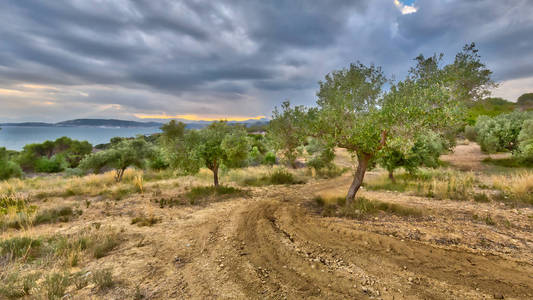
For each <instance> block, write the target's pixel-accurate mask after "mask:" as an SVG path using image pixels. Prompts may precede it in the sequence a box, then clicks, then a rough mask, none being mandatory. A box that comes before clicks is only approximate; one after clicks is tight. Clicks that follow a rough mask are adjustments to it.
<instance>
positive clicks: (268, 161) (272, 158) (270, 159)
mask: <svg viewBox="0 0 533 300" xmlns="http://www.w3.org/2000/svg"><path fill="white" fill-rule="evenodd" d="M263 163H264V164H265V165H269V166H273V165H275V164H276V154H274V153H272V152H267V154H265V158H264V160H263Z"/></svg>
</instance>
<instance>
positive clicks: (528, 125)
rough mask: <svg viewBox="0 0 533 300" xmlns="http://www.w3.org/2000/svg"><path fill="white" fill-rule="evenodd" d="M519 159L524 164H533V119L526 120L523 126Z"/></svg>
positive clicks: (519, 141)
mask: <svg viewBox="0 0 533 300" xmlns="http://www.w3.org/2000/svg"><path fill="white" fill-rule="evenodd" d="M518 143H519V147H518V152H517V155H518V157H519V159H520V160H521V161H522V162H524V163H533V118H532V119H530V120H525V121H524V123H523V124H522V129H521V130H520V134H518Z"/></svg>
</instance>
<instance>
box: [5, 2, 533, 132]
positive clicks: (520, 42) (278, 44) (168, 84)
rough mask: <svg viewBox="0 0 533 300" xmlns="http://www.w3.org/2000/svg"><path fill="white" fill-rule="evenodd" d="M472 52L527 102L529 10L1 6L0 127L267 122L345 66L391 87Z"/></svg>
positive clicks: (532, 26)
mask: <svg viewBox="0 0 533 300" xmlns="http://www.w3.org/2000/svg"><path fill="white" fill-rule="evenodd" d="M469 42H476V43H477V45H478V47H479V48H480V54H481V55H482V57H483V60H484V61H485V62H486V64H487V65H488V66H489V68H490V69H491V70H493V71H494V79H495V80H496V81H498V82H501V83H502V84H501V86H500V88H498V89H497V90H496V91H494V95H495V96H502V97H505V98H508V99H510V100H513V101H514V100H516V98H517V97H518V96H519V95H520V94H521V93H523V92H533V1H531V0H501V1H494V0H416V1H412V0H410V1H406V0H404V1H401V0H366V1H365V0H332V1H319V0H316V1H313V0H290V1H289V0H287V1H281V0H279V1H255V0H222V1H208V0H190V1H188V0H184V1H170V0H169V1H163V0H160V1H153V0H144V1H143V0H135V1H133V0H132V1H126V0H108V1H104V0H99V1H97V0H94V1H90V0H53V1H37V0H36V1H31V0H5V1H1V2H0V122H9V121H52V122H55V121H62V120H66V119H73V118H100V117H106V118H120V119H132V120H135V119H138V118H141V117H157V116H167V117H168V116H177V117H181V118H188V119H212V118H221V117H223V118H228V119H232V118H234V119H239V118H253V117H261V116H267V117H268V116H270V115H271V111H272V109H273V107H274V106H275V105H279V103H281V102H282V101H283V100H285V99H290V100H291V101H292V102H293V103H296V104H308V105H311V104H313V103H314V102H315V96H314V95H315V93H316V90H317V87H318V85H317V82H318V81H319V80H320V79H321V78H323V76H324V75H325V74H326V73H328V72H329V71H331V70H334V69H338V68H342V67H345V66H347V65H348V64H349V63H350V62H355V61H357V60H359V61H361V62H363V63H365V64H369V63H375V64H377V65H381V66H382V67H383V69H384V70H385V72H386V73H387V74H388V75H389V76H395V77H396V78H401V77H403V76H404V75H405V72H406V70H407V69H408V68H409V67H410V66H411V65H412V63H413V60H412V59H413V58H414V57H415V56H417V55H418V54H420V53H423V54H426V55H432V54H433V53H435V52H438V53H440V52H443V53H444V54H445V55H446V56H445V57H446V59H448V61H450V60H452V59H453V56H454V55H455V53H456V52H457V51H459V50H460V49H461V47H462V46H463V45H464V44H465V43H469Z"/></svg>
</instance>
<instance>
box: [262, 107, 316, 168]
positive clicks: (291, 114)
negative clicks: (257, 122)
mask: <svg viewBox="0 0 533 300" xmlns="http://www.w3.org/2000/svg"><path fill="white" fill-rule="evenodd" d="M305 114H306V110H305V108H304V107H303V106H295V107H291V106H290V102H289V101H285V102H283V103H282V104H281V111H279V110H278V108H277V107H275V108H274V111H273V112H272V120H271V121H270V124H269V125H268V128H267V138H268V139H269V140H270V142H271V144H272V148H274V150H275V151H276V152H277V153H278V154H280V155H281V157H282V158H283V161H284V162H285V163H287V164H288V165H290V166H291V167H292V168H296V159H297V158H298V154H299V151H298V150H299V147H300V146H301V145H302V141H303V139H304V137H305V131H304V125H305V123H304V120H305Z"/></svg>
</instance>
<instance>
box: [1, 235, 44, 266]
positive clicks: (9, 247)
mask: <svg viewBox="0 0 533 300" xmlns="http://www.w3.org/2000/svg"><path fill="white" fill-rule="evenodd" d="M42 244H43V243H42V241H41V240H40V239H33V238H30V237H13V238H10V239H6V240H3V241H0V254H2V256H4V257H6V258H8V259H11V260H14V259H17V258H20V257H25V258H26V259H33V258H35V257H38V256H39V254H40V250H41V246H42Z"/></svg>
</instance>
